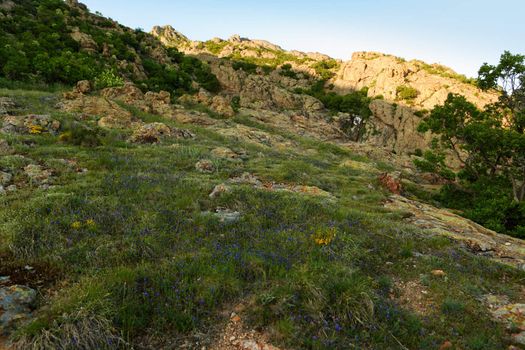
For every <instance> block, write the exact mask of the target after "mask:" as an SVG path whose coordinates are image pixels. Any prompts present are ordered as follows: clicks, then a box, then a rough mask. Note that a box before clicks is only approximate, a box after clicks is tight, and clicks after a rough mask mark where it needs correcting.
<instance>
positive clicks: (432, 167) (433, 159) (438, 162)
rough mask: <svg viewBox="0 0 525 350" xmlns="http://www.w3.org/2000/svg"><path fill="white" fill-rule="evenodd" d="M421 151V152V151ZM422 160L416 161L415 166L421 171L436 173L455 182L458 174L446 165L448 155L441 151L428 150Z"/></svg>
mask: <svg viewBox="0 0 525 350" xmlns="http://www.w3.org/2000/svg"><path fill="white" fill-rule="evenodd" d="M420 151H421V150H420ZM421 157H422V159H414V165H415V166H416V167H417V168H418V169H419V170H421V171H424V172H430V173H435V174H438V175H439V176H441V177H442V178H444V179H447V180H455V179H456V174H455V173H454V172H453V171H452V170H451V169H450V168H448V166H447V165H446V163H445V159H446V154H444V153H443V152H440V151H439V150H426V151H425V152H424V153H423V154H421Z"/></svg>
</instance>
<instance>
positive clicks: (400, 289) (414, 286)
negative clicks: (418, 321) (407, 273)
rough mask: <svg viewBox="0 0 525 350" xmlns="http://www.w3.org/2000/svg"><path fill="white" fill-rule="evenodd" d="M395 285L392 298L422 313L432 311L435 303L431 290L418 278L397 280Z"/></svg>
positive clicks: (425, 313) (409, 308) (427, 313)
mask: <svg viewBox="0 0 525 350" xmlns="http://www.w3.org/2000/svg"><path fill="white" fill-rule="evenodd" d="M394 286H395V288H394V293H392V295H391V298H392V299H394V300H396V301H397V302H398V303H399V304H400V305H401V306H403V307H405V308H406V309H408V310H410V311H413V312H415V313H417V314H420V315H429V314H431V313H432V310H433V309H434V303H433V302H432V299H431V298H430V295H429V293H430V292H429V291H428V289H426V288H425V286H423V285H422V284H421V282H419V281H417V280H414V281H407V282H404V281H395V282H394Z"/></svg>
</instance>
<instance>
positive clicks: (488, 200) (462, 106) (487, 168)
mask: <svg viewBox="0 0 525 350" xmlns="http://www.w3.org/2000/svg"><path fill="white" fill-rule="evenodd" d="M524 62H525V56H522V55H512V54H510V53H509V52H505V53H504V54H503V55H502V56H501V60H500V63H499V64H498V65H497V66H490V65H488V64H484V65H483V66H482V67H481V69H480V74H479V85H480V86H481V87H482V88H484V89H493V88H495V87H497V86H500V87H501V91H502V95H501V97H500V99H499V101H498V102H497V103H495V104H492V105H488V106H486V107H485V109H484V110H480V109H478V108H477V107H476V106H475V105H473V104H472V103H470V102H468V101H467V100H466V99H465V97H463V96H460V95H455V94H450V95H449V96H448V98H447V100H446V101H445V103H444V105H443V106H438V107H436V108H434V110H432V112H431V113H430V114H429V115H427V116H426V117H424V118H423V121H422V122H421V124H420V126H419V130H420V131H422V132H425V131H431V132H432V133H434V134H436V135H438V136H439V142H440V145H441V146H442V147H443V148H445V149H449V150H450V151H451V152H452V154H453V155H454V156H455V157H456V158H457V160H458V161H459V162H460V163H461V164H462V166H463V169H462V171H461V172H460V173H459V176H460V178H461V179H462V182H463V185H464V187H465V188H466V189H467V191H471V192H472V197H473V198H475V199H476V201H480V203H465V204H466V205H467V207H466V208H465V209H467V215H470V217H471V218H474V219H475V220H477V221H478V222H481V223H483V224H486V225H487V226H490V227H492V228H494V229H497V230H499V231H501V232H508V233H513V232H514V233H516V232H515V231H514V230H516V229H518V228H519V227H520V226H524V225H525V216H524V215H523V210H522V207H523V202H524V201H525V135H524V126H525V124H524V117H523V116H524V107H525V105H524V104H523V96H524V85H523V82H525V64H524ZM438 163H439V162H438ZM449 190H450V188H445V191H449ZM448 196H449V194H447V195H445V199H447V198H448ZM513 202H514V203H513ZM451 204H455V203H454V202H453V201H452V203H451ZM520 230H521V229H520Z"/></svg>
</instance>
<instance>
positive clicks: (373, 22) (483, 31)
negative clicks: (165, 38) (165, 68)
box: [82, 0, 525, 76]
mask: <svg viewBox="0 0 525 350" xmlns="http://www.w3.org/2000/svg"><path fill="white" fill-rule="evenodd" d="M82 2H84V3H85V4H86V5H88V7H89V8H90V9H91V10H92V11H100V12H102V14H104V15H105V16H108V17H111V18H113V19H115V20H118V21H119V22H120V23H122V24H124V25H127V26H129V27H132V28H139V27H140V28H143V29H145V30H147V31H149V30H150V29H151V28H152V27H153V26H154V25H165V24H170V25H172V26H173V27H174V28H175V29H177V30H178V31H180V32H182V33H183V34H185V35H186V36H188V37H189V38H190V39H192V40H207V39H211V38H213V37H221V38H228V37H230V36H231V35H233V34H240V35H241V36H243V37H249V38H252V39H266V40H268V41H271V42H273V43H275V44H278V45H280V46H282V47H283V48H285V49H289V50H291V49H296V50H301V51H318V52H322V53H326V54H328V55H330V56H333V57H336V58H341V59H345V60H346V59H349V58H350V57H351V54H352V53H353V52H355V51H379V52H384V53H390V54H394V55H397V56H401V57H404V58H407V59H412V58H417V59H422V60H424V61H426V62H428V63H434V62H437V63H441V64H445V65H447V66H450V67H452V68H454V69H455V70H456V71H458V72H459V73H463V74H466V75H468V76H475V75H476V74H477V70H478V68H479V66H480V65H481V64H482V63H483V62H490V63H496V62H497V61H498V58H499V56H500V54H501V53H502V52H503V51H504V50H510V51H511V52H513V53H521V54H525V24H524V23H525V19H524V14H525V1H524V0H499V1H495V0H418V1H417V0H316V1H313V0H281V1H277V0H265V1H264V0H263V1H261V0H259V1H256V0H230V1H227V0H189V1H188V0H185V1H183V0H172V1H169V0H148V1H139V0H111V1H107V0H83V1H82Z"/></svg>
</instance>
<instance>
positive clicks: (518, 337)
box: [512, 332, 525, 345]
mask: <svg viewBox="0 0 525 350" xmlns="http://www.w3.org/2000/svg"><path fill="white" fill-rule="evenodd" d="M512 341H513V342H514V343H516V344H519V345H525V332H520V333H518V334H513V335H512Z"/></svg>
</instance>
